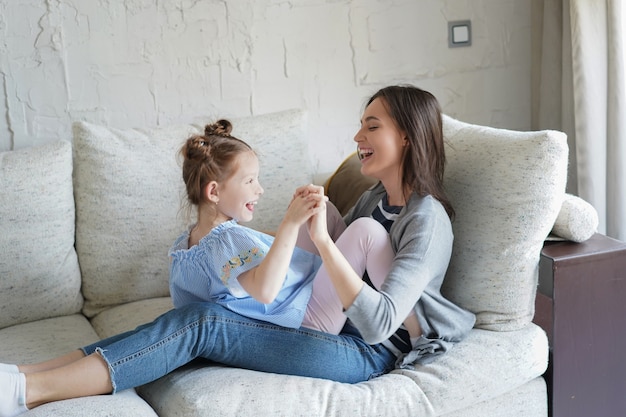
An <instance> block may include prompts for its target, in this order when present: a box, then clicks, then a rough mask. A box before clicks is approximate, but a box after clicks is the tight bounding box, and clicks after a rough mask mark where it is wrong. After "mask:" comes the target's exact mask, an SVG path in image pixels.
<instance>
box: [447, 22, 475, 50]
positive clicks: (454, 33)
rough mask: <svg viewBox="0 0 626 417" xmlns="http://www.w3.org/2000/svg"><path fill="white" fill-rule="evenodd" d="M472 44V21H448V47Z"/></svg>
mask: <svg viewBox="0 0 626 417" xmlns="http://www.w3.org/2000/svg"><path fill="white" fill-rule="evenodd" d="M471 44H472V22H471V21H470V20H457V21H454V22H448V47H449V48H457V47H459V46H470V45H471Z"/></svg>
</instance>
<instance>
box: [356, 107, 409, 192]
mask: <svg viewBox="0 0 626 417" xmlns="http://www.w3.org/2000/svg"><path fill="white" fill-rule="evenodd" d="M405 136H406V135H405V134H404V133H403V132H402V131H400V129H398V127H397V126H396V123H395V121H394V120H393V119H392V118H391V116H390V115H389V112H388V111H387V108H386V107H385V104H384V102H383V101H382V100H381V98H376V99H375V100H374V101H372V102H371V103H370V105H369V106H367V108H366V109H365V111H364V112H363V116H362V118H361V128H360V129H359V131H358V132H357V134H356V135H355V137H354V141H355V142H356V143H357V153H358V155H359V159H360V160H361V173H362V174H363V175H367V176H370V177H374V178H376V179H378V180H380V181H382V182H383V184H386V183H387V184H391V183H392V182H397V181H399V180H400V178H401V170H400V168H401V165H402V151H403V148H404V146H405V145H406V143H407V142H406V139H405Z"/></svg>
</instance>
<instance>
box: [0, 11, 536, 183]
mask: <svg viewBox="0 0 626 417" xmlns="http://www.w3.org/2000/svg"><path fill="white" fill-rule="evenodd" d="M530 14H531V0H471V1H469V0H465V1H461V0H420V1H417V0H381V1H374V0H358V1H356V0H355V1H347V0H293V1H280V0H229V1H213V0H202V1H200V0H196V1H192V0H171V1H170V0H167V1H164V0H160V1H159V0H47V1H44V0H39V1H36V0H19V1H18V0H0V93H1V97H2V100H0V113H1V114H2V115H3V116H1V117H0V150H7V149H17V148H21V147H25V146H32V145H35V144H37V143H41V142H45V141H49V140H52V139H55V138H69V137H70V134H71V122H72V121H74V120H87V121H91V122H95V123H106V124H109V125H111V126H115V127H119V128H126V127H136V126H156V125H165V124H170V123H185V122H189V121H190V120H192V119H193V118H195V117H198V116H207V119H212V118H214V117H217V116H226V117H228V116H243V115H249V114H261V113H266V112H271V111H277V110H283V109H289V108H296V107H298V108H305V109H307V110H308V111H309V124H310V126H311V129H310V143H311V149H312V151H313V157H314V162H315V163H316V164H317V167H318V170H319V171H321V172H325V171H329V170H332V169H333V168H334V167H335V166H336V165H337V163H338V162H339V161H340V160H341V159H342V158H343V157H344V156H345V155H346V154H348V153H349V152H350V151H352V150H353V148H354V144H353V143H352V140H351V139H352V135H353V134H354V132H355V130H356V127H357V125H358V120H359V116H360V112H361V109H362V105H363V102H364V100H365V99H366V98H367V96H369V95H370V94H371V93H373V92H374V91H375V90H376V89H378V88H379V87H381V86H383V85H387V84H391V83H400V82H410V83H414V84H416V85H418V86H420V87H422V88H426V89H428V90H430V91H431V92H433V93H434V94H435V95H436V96H437V97H438V98H439V100H440V101H441V104H442V106H443V108H444V111H445V112H446V113H448V114H450V115H452V116H455V117H458V118H460V119H462V120H465V121H469V122H476V123H482V124H490V125H494V126H498V127H508V128H514V129H528V128H529V127H530V114H531V112H530V102H531V100H530V91H531V88H530V70H531V67H530V56H531V51H530V47H531V16H530ZM467 18H469V19H472V29H473V45H472V46H471V47H468V48H453V49H449V48H448V46H447V45H448V39H447V22H448V21H451V20H459V19H467Z"/></svg>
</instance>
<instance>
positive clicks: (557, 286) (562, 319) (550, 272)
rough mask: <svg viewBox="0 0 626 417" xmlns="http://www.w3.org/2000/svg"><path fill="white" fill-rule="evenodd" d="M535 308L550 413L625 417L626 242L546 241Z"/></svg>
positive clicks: (596, 238) (569, 416)
mask: <svg viewBox="0 0 626 417" xmlns="http://www.w3.org/2000/svg"><path fill="white" fill-rule="evenodd" d="M535 306H536V310H535V318H534V322H535V323H537V324H538V325H539V326H541V327H542V328H543V329H544V330H545V331H546V333H547V334H548V339H549V341H550V365H549V369H548V371H547V372H546V375H545V378H546V381H547V382H548V390H549V399H550V404H549V409H550V415H551V416H552V417H590V416H593V417H604V416H606V417H617V416H626V243H624V242H620V241H617V240H614V239H611V238H608V237H606V236H603V235H600V234H596V235H594V236H593V237H592V238H591V239H589V240H588V241H585V242H582V243H573V242H551V243H546V245H545V246H544V248H543V251H542V254H541V260H540V263H539V288H538V291H537V298H536V302H535Z"/></svg>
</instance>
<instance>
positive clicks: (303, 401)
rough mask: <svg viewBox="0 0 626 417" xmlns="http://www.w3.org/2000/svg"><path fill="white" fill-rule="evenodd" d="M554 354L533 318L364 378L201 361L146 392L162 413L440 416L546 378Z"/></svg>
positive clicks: (481, 333) (474, 333) (145, 388)
mask: <svg viewBox="0 0 626 417" xmlns="http://www.w3.org/2000/svg"><path fill="white" fill-rule="evenodd" d="M486 346H488V347H489V348H486ZM547 359H548V343H547V339H546V336H545V333H544V332H543V331H542V330H541V329H540V328H539V327H538V326H536V325H534V324H530V325H529V326H527V327H525V328H524V329H521V330H518V331H513V332H490V331H485V330H477V329H474V330H472V332H471V333H470V335H469V337H468V338H467V339H466V340H465V341H463V342H462V343H460V344H458V345H456V346H455V347H454V348H453V349H451V350H450V351H449V352H448V353H447V354H446V355H444V356H442V357H440V358H438V359H437V360H436V361H434V362H432V363H430V364H428V365H421V366H417V367H416V370H415V371H412V370H411V371H408V370H402V371H401V370H396V371H392V373H390V374H386V375H382V376H380V377H377V378H373V379H371V380H369V381H365V382H360V383H357V384H344V383H339V382H334V381H330V380H325V379H316V378H304V377H297V376H289V375H279V374H271V373H263V372H256V371H250V370H245V369H238V368H229V367H224V366H220V365H215V364H209V363H207V362H201V361H196V362H193V363H191V364H189V365H187V366H185V367H182V368H181V369H179V370H176V371H174V372H173V373H171V374H169V375H167V376H165V377H163V378H160V379H159V380H157V381H155V382H152V383H150V384H147V385H144V386H142V387H140V388H139V389H138V392H139V394H140V395H141V396H142V397H143V398H145V399H146V401H148V403H150V404H151V405H152V406H153V407H154V409H155V410H156V411H157V413H158V414H159V415H160V416H162V417H166V416H178V415H184V416H190V417H191V416H212V415H220V416H242V415H256V414H259V410H262V414H263V415H272V416H274V415H276V416H303V415H306V416H389V417H395V416H438V415H441V414H444V413H448V412H453V411H455V410H461V409H463V408H465V407H468V406H471V405H474V404H476V403H480V402H481V401H489V400H491V399H493V398H496V397H498V396H500V395H502V394H504V393H507V392H509V391H514V390H515V389H517V388H518V387H520V386H523V385H524V384H526V383H527V382H528V381H531V380H534V379H536V378H537V377H538V376H540V375H541V374H542V373H543V372H544V370H545V369H546V365H547ZM477 370H479V371H478V372H477ZM543 393H544V395H545V386H544V387H543ZM544 399H545V397H544Z"/></svg>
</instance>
